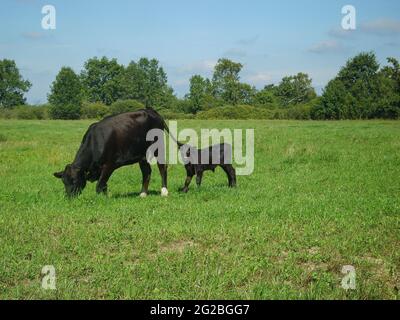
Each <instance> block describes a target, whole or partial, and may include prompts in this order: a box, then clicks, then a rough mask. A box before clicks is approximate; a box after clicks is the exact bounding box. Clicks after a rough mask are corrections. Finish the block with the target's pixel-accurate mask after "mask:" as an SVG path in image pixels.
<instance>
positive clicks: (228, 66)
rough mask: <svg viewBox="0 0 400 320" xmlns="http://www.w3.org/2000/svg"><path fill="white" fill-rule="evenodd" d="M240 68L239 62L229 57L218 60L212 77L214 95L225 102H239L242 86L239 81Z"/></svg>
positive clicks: (233, 103) (234, 103) (235, 103)
mask: <svg viewBox="0 0 400 320" xmlns="http://www.w3.org/2000/svg"><path fill="white" fill-rule="evenodd" d="M242 68H243V65H242V64H241V63H237V62H233V61H231V60H229V59H219V60H218V63H217V64H216V66H215V68H214V74H213V79H212V85H213V94H214V97H216V98H217V99H221V100H223V101H224V102H225V103H226V104H232V105H237V104H239V103H241V98H242V89H243V88H242V87H241V84H240V81H239V80H240V76H239V73H240V71H241V70H242Z"/></svg>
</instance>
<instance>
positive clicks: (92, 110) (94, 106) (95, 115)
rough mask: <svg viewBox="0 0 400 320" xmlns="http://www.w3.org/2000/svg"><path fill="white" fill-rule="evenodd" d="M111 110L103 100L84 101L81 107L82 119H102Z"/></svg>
mask: <svg viewBox="0 0 400 320" xmlns="http://www.w3.org/2000/svg"><path fill="white" fill-rule="evenodd" d="M109 112H110V108H109V107H107V106H106V105H105V104H103V103H101V102H95V103H84V104H83V106H82V109H81V118H82V119H101V118H104V116H106V115H107V114H108V113H109Z"/></svg>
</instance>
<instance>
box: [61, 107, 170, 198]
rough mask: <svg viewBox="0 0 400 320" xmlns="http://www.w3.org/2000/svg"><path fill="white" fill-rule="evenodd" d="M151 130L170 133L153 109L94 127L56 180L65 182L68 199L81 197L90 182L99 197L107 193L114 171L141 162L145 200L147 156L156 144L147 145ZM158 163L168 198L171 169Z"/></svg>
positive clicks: (149, 170)
mask: <svg viewBox="0 0 400 320" xmlns="http://www.w3.org/2000/svg"><path fill="white" fill-rule="evenodd" d="M151 129H160V130H166V131H167V132H169V130H168V127H167V125H166V123H165V121H164V119H163V118H162V117H161V116H160V115H159V114H158V113H157V112H156V111H155V110H153V109H151V108H146V109H144V110H138V111H136V112H128V113H122V114H119V115H115V116H110V117H107V118H105V119H103V120H101V121H100V122H97V123H94V124H92V125H91V126H90V127H89V129H88V130H87V131H86V133H85V135H84V137H83V140H82V143H81V146H80V148H79V150H78V152H77V154H76V156H75V160H74V161H73V163H72V164H69V165H67V166H66V167H65V170H64V171H61V172H57V173H54V176H55V177H57V178H60V179H62V181H63V182H64V185H65V191H66V193H67V195H68V196H76V195H78V194H80V193H81V192H82V190H83V189H84V188H85V186H86V181H90V182H94V181H97V186H96V191H97V193H106V192H107V181H108V179H109V178H110V176H111V175H112V173H113V172H114V170H116V169H118V168H120V167H122V166H126V165H130V164H134V163H138V162H139V165H140V169H141V171H142V176H143V182H142V191H141V194H140V196H141V197H145V196H146V195H147V193H148V187H149V182H150V175H151V167H150V164H149V163H148V161H147V160H146V152H147V150H148V148H149V147H150V146H151V145H152V144H153V143H154V142H152V141H146V135H147V133H148V132H149V130H151ZM173 139H174V138H173ZM174 140H175V139H174ZM175 141H176V140H175ZM162 143H163V141H162ZM157 160H159V158H157ZM157 162H158V168H159V171H160V174H161V180H162V189H161V195H162V196H167V195H168V189H167V166H166V164H165V162H162V161H161V162H162V163H160V161H157Z"/></svg>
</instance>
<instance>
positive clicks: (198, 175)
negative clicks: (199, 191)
mask: <svg viewBox="0 0 400 320" xmlns="http://www.w3.org/2000/svg"><path fill="white" fill-rule="evenodd" d="M202 179H203V171H202V170H200V171H197V172H196V183H197V186H198V187H200V186H201V180H202Z"/></svg>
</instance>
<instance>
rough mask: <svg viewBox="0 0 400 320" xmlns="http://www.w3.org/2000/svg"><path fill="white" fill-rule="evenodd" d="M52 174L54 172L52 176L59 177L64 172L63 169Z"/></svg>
mask: <svg viewBox="0 0 400 320" xmlns="http://www.w3.org/2000/svg"><path fill="white" fill-rule="evenodd" d="M53 174H54V176H55V177H56V178H58V179H61V178H62V176H63V174H64V171H60V172H54V173H53Z"/></svg>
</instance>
